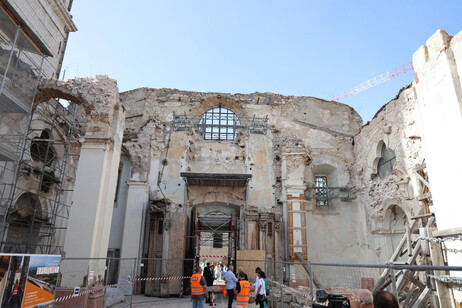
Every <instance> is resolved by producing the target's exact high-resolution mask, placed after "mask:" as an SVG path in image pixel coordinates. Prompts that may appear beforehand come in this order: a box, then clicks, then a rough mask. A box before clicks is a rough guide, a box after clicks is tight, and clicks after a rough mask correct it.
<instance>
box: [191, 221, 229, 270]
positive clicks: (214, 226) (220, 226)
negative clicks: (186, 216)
mask: <svg viewBox="0 0 462 308" xmlns="http://www.w3.org/2000/svg"><path fill="white" fill-rule="evenodd" d="M223 234H227V235H228V236H227V241H226V242H225V241H224V239H225V237H224V236H223ZM233 236H234V226H233V213H231V214H230V215H210V214H209V215H202V216H201V215H199V213H197V216H196V233H195V254H196V255H195V258H194V267H196V266H198V265H199V260H200V258H201V257H202V258H208V259H210V258H225V257H226V258H227V259H228V264H232V262H233V260H234V246H233ZM217 237H219V238H220V239H222V245H223V246H224V245H225V244H226V245H227V247H228V252H227V254H226V256H225V255H203V254H201V247H203V246H208V245H210V244H211V243H212V245H213V242H214V241H215V239H216V238H217Z"/></svg>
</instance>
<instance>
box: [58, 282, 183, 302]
mask: <svg viewBox="0 0 462 308" xmlns="http://www.w3.org/2000/svg"><path fill="white" fill-rule="evenodd" d="M189 278H191V276H170V277H150V278H134V279H132V280H130V281H124V282H121V283H116V284H109V285H106V286H100V287H94V288H91V289H87V290H83V291H80V292H79V294H77V295H74V294H71V295H66V296H61V297H58V298H57V299H55V302H56V303H57V302H62V301H66V300H70V299H73V298H76V297H79V296H82V295H85V294H88V293H92V292H96V291H100V290H104V289H107V288H114V287H118V286H122V285H126V284H130V283H131V282H134V281H151V280H174V279H181V280H183V279H189Z"/></svg>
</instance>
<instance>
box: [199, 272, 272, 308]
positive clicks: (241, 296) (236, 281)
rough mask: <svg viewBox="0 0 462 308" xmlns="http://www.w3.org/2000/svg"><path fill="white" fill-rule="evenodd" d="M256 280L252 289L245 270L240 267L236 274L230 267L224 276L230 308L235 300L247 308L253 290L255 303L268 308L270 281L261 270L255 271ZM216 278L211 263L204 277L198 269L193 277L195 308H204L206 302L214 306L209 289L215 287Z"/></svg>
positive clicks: (262, 307)
mask: <svg viewBox="0 0 462 308" xmlns="http://www.w3.org/2000/svg"><path fill="white" fill-rule="evenodd" d="M255 273H256V280H255V283H254V287H253V288H252V287H251V284H250V282H249V278H248V276H247V274H246V273H244V269H243V268H242V267H239V269H238V273H237V274H235V273H234V267H233V265H230V266H229V267H228V271H226V272H225V274H224V277H223V278H224V280H225V281H226V290H225V291H224V294H225V297H228V308H231V307H232V305H233V302H234V300H236V304H237V305H238V306H247V305H248V304H249V300H250V293H251V291H252V289H253V290H254V291H255V303H256V304H257V305H259V306H260V308H266V295H267V294H269V287H268V281H267V280H266V275H265V273H264V272H263V271H262V270H261V268H259V267H257V268H256V269H255ZM213 280H214V277H213V275H212V270H211V266H210V263H207V267H205V269H204V275H202V268H201V267H198V268H197V269H196V271H195V274H194V275H192V277H191V297H192V302H193V308H203V307H204V303H205V300H207V303H209V304H210V305H212V302H211V291H209V289H208V287H209V286H213Z"/></svg>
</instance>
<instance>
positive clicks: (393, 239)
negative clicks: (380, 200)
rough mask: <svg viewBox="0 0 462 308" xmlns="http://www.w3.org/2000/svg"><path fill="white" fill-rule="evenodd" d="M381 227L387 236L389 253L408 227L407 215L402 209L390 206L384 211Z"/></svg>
mask: <svg viewBox="0 0 462 308" xmlns="http://www.w3.org/2000/svg"><path fill="white" fill-rule="evenodd" d="M382 226H383V232H384V234H388V235H389V239H390V245H391V248H392V249H391V251H394V250H395V249H396V247H397V246H398V244H399V242H400V241H401V239H402V237H403V236H404V234H405V233H406V228H407V227H408V226H409V219H408V215H407V214H406V212H405V211H404V210H403V208H402V207H400V206H399V205H396V204H392V205H390V206H388V208H387V209H386V211H385V214H384V216H383V225H382Z"/></svg>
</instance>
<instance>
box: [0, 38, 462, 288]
mask: <svg viewBox="0 0 462 308" xmlns="http://www.w3.org/2000/svg"><path fill="white" fill-rule="evenodd" d="M413 65H414V67H415V76H416V77H415V80H414V82H413V83H412V84H411V85H409V86H408V87H406V88H403V89H402V90H401V91H400V92H399V93H398V95H397V96H396V98H394V99H393V100H391V101H390V102H389V103H388V104H386V105H385V106H383V107H382V108H381V109H380V110H379V111H378V112H377V114H376V116H375V117H374V118H373V119H372V120H371V121H370V122H368V123H366V124H364V123H363V122H362V119H361V117H360V116H359V114H358V113H357V112H356V111H355V110H354V109H353V108H351V107H349V106H348V105H345V104H341V103H338V102H335V101H326V100H322V99H318V98H314V97H294V96H282V95H278V94H271V93H253V94H226V93H199V92H188V91H180V90H174V89H149V88H140V89H135V90H131V91H127V92H123V93H119V91H118V88H117V83H116V81H115V80H112V79H110V78H108V77H106V76H97V77H95V78H78V79H74V80H68V81H58V80H56V79H44V80H41V81H40V83H39V85H38V88H37V95H36V96H35V100H34V103H30V106H29V107H30V109H31V114H32V116H31V119H32V120H31V122H30V124H29V128H28V132H29V133H30V135H29V136H28V138H24V142H23V145H21V146H23V149H26V150H24V152H23V153H26V154H25V155H22V156H21V159H19V158H18V157H16V158H15V157H13V156H12V157H7V158H5V159H9V160H6V162H5V163H4V166H5V168H6V166H13V167H11V168H10V169H9V173H8V174H6V177H5V178H9V180H10V182H11V183H13V184H8V183H7V184H5V187H13V188H14V189H12V190H6V189H4V190H3V191H4V194H3V196H2V201H4V200H7V202H4V203H2V213H1V214H2V218H3V224H2V230H3V233H2V250H3V251H4V252H28V253H55V254H56V253H60V254H62V255H65V256H67V257H83V258H105V257H107V256H109V257H115V258H119V257H121V258H158V259H164V260H167V259H175V258H176V259H185V258H187V259H195V260H196V262H199V264H201V263H200V262H203V261H204V260H208V259H211V257H210V256H211V255H218V256H219V257H215V258H218V259H214V261H220V262H223V263H231V262H235V260H236V259H237V258H238V254H239V251H260V252H261V251H263V252H264V256H265V259H266V260H286V261H311V262H335V263H356V264H357V263H382V264H383V263H385V262H387V261H388V260H389V259H390V257H391V256H392V255H393V254H394V252H395V251H396V250H397V249H398V248H399V247H401V246H403V236H404V235H405V234H406V233H408V234H409V237H410V238H411V239H412V240H415V239H416V238H417V236H418V231H417V230H418V228H419V227H423V226H427V225H428V224H429V222H431V223H432V224H434V223H435V219H436V224H437V225H436V227H438V228H443V229H449V228H455V227H460V223H459V222H458V220H457V217H458V215H457V214H458V213H460V210H458V209H454V207H452V206H451V204H452V203H453V198H451V194H450V192H453V191H457V189H458V181H457V180H456V179H455V178H454V176H453V175H454V174H460V173H461V172H462V170H461V167H460V166H459V165H456V166H454V165H453V164H451V161H457V158H458V155H460V153H461V151H462V138H450V136H451V135H456V136H457V137H460V133H461V132H462V120H461V110H462V107H461V106H462V85H461V79H460V77H459V76H460V72H462V33H459V34H457V35H456V36H454V37H451V36H449V35H448V34H447V33H446V32H444V31H441V30H439V31H437V32H436V33H435V34H434V35H433V36H432V37H431V38H430V39H429V40H428V41H427V43H426V46H422V47H421V48H420V49H419V50H417V51H416V53H415V54H414V58H413ZM5 76H6V75H5ZM34 89H35V88H34ZM58 99H61V100H66V101H67V104H64V105H62V104H60V103H59V102H58V101H57V100H58ZM17 118H18V115H17V113H16V112H11V110H6V111H5V110H2V122H1V123H0V124H1V128H2V129H3V130H2V132H4V133H5V134H4V135H6V133H7V132H8V124H12V123H15V121H16V119H17ZM21 121H22V124H24V125H26V122H27V118H26V116H25V113H24V112H22V113H21ZM16 122H17V121H16ZM2 159H3V158H2ZM13 161H16V163H13ZM15 164H16V165H15ZM63 166H65V168H66V169H65V171H63V169H62V168H63ZM14 172H16V179H13V178H14ZM18 175H20V176H18ZM459 183H460V181H459ZM8 189H10V188H8ZM5 191H7V194H5ZM433 216H435V217H433ZM451 247H453V248H457V246H451ZM43 249H45V250H43ZM448 260H449V262H452V261H454V262H458V260H457V257H456V256H452V255H451V254H449V258H448ZM413 262H415V260H414V261H413ZM144 265H145V266H143V267H137V273H136V274H137V275H140V276H142V275H146V276H152V277H159V276H172V275H178V276H182V275H183V274H189V273H191V271H192V266H193V263H187V265H186V266H172V265H170V266H169V265H166V264H165V262H160V263H159V262H150V261H147V262H146V264H144ZM79 266H80V267H82V268H83V272H86V271H95V272H96V275H97V276H98V275H102V276H104V270H103V268H104V265H102V264H101V262H100V261H95V260H87V261H85V264H81V265H79ZM273 273H277V269H273ZM112 274H113V275H115V276H118V275H122V272H121V271H115V272H114V273H112ZM112 274H111V275H112ZM359 278H373V279H375V278H377V277H370V276H367V275H366V276H364V277H359ZM66 279H68V277H63V283H64V284H65V283H66ZM115 279H116V280H115V281H117V278H115ZM69 280H72V279H71V278H69ZM72 283H74V282H72ZM70 285H71V284H70ZM146 285H147V286H146V290H145V292H146V294H149V295H159V294H160V295H168V294H178V292H179V285H178V283H177V282H169V283H168V284H167V287H166V288H165V285H164V286H163V287H162V286H159V285H156V284H149V283H147V284H146Z"/></svg>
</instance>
